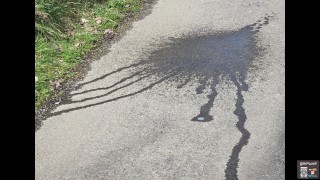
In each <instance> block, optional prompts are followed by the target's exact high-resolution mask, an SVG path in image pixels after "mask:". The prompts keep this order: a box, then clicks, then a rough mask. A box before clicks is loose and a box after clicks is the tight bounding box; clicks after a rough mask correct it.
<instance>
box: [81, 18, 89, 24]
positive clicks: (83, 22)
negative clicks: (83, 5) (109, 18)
mask: <svg viewBox="0 0 320 180" xmlns="http://www.w3.org/2000/svg"><path fill="white" fill-rule="evenodd" d="M87 22H88V20H86V19H85V18H81V19H80V24H81V25H84V24H85V23H87Z"/></svg>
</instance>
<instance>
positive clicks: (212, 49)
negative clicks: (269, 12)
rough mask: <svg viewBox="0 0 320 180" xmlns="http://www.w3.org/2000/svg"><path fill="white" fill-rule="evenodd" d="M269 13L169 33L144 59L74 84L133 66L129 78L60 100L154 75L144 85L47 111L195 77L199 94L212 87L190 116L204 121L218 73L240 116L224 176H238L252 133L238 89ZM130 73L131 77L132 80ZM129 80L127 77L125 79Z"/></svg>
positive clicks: (245, 86) (254, 55)
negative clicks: (236, 23) (228, 25)
mask: <svg viewBox="0 0 320 180" xmlns="http://www.w3.org/2000/svg"><path fill="white" fill-rule="evenodd" d="M271 17H272V16H266V17H264V18H263V19H262V20H259V21H257V22H256V23H254V24H251V25H248V26H245V27H243V28H241V29H239V30H236V31H229V32H228V31H226V32H218V33H214V34H207V35H201V36H187V37H183V38H170V40H171V42H170V43H167V44H166V45H165V46H164V48H161V49H159V50H156V51H154V52H152V53H151V55H150V56H149V58H148V59H146V60H141V61H140V62H138V63H136V64H132V65H130V66H126V67H122V68H119V69H118V70H116V71H113V72H110V73H108V74H106V75H103V76H101V77H98V78H96V79H93V80H91V81H88V82H85V83H81V84H78V86H77V87H76V88H77V89H80V88H81V87H83V86H84V85H86V84H90V83H93V82H96V81H99V80H103V79H105V78H107V77H108V76H110V75H113V74H116V73H119V72H121V71H123V70H132V72H133V73H132V74H131V75H129V76H128V77H125V78H122V79H120V80H119V81H118V82H116V83H114V84H113V85H111V86H108V87H103V88H96V89H90V90H86V91H82V92H78V93H75V94H72V95H69V96H68V97H64V99H63V104H72V103H78V102H85V101H88V100H92V99H97V98H101V97H105V96H108V95H110V94H112V93H114V92H116V91H119V90H120V89H123V88H129V86H130V85H132V84H134V83H137V82H139V81H141V80H143V79H148V78H150V77H158V79H157V80H156V81H155V82H152V83H149V84H146V85H145V87H143V88H142V89H140V90H138V91H135V92H131V93H128V94H126V95H121V96H118V97H115V98H112V99H109V100H105V101H101V102H98V103H92V104H88V105H84V106H78V107H74V108H70V109H66V110H61V111H58V112H54V113H51V114H49V117H50V116H56V115H60V114H62V113H66V112H70V111H74V110H78V109H83V108H87V107H92V106H96V105H100V104H104V103H108V102H112V101H116V100H119V99H122V98H126V97H130V96H133V95H136V94H139V93H142V92H144V91H146V90H149V89H151V88H152V87H153V86H155V85H157V84H160V83H162V82H164V81H174V82H175V83H176V84H177V88H182V87H184V86H185V85H187V84H188V83H189V82H190V81H191V80H193V79H197V80H198V81H199V84H200V85H199V86H198V87H197V88H196V89H195V92H196V93H197V94H201V93H203V92H204V90H205V89H206V87H207V86H209V87H210V91H211V92H210V94H209V95H208V96H207V98H208V101H207V102H206V103H205V104H203V105H202V106H201V107H200V109H199V114H197V115H195V116H194V117H193V118H192V119H191V121H195V122H208V121H211V120H213V117H212V116H211V115H210V111H211V109H212V108H213V106H214V100H215V98H216V97H217V94H218V93H217V90H216V85H217V84H219V78H220V77H227V78H228V79H229V80H230V81H232V82H233V83H234V85H235V86H236V88H237V100H236V104H235V106H236V110H235V111H234V114H235V115H236V116H237V117H238V122H237V124H236V126H237V128H238V130H239V131H240V132H241V134H242V136H241V138H240V141H239V143H238V144H237V145H236V146H234V148H233V150H232V154H231V156H230V159H229V161H228V162H227V168H226V170H225V177H226V179H238V177H237V168H238V162H239V154H240V152H241V149H242V148H243V146H245V145H246V144H247V143H248V140H249V138H250V132H249V131H248V130H246V129H245V128H244V124H245V122H246V119H247V117H246V114H245V109H244V108H243V103H244V98H243V95H242V92H243V91H247V90H248V88H249V86H248V84H247V83H246V82H245V79H246V73H247V71H248V68H249V66H250V64H251V62H252V61H253V60H254V59H256V58H257V57H259V55H260V54H261V53H260V52H261V51H262V50H263V49H262V48H261V47H258V46H257V40H256V36H255V34H256V33H257V32H258V31H259V29H261V28H262V27H263V26H265V25H267V24H268V23H269V20H270V18H271ZM134 78H135V80H133V79H134ZM128 81H130V82H129V83H126V82H128ZM121 84H124V85H122V86H120V87H117V88H115V89H112V90H110V91H109V92H107V93H105V94H102V95H99V96H95V97H89V98H85V99H82V100H78V101H73V100H71V97H72V96H73V95H78V94H85V93H88V92H93V91H98V90H108V89H111V88H113V87H115V86H116V85H121ZM129 92H130V91H129Z"/></svg>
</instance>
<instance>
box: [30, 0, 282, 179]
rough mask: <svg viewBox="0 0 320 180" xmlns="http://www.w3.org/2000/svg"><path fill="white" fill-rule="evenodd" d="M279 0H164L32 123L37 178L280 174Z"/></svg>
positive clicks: (263, 176) (274, 176) (255, 176)
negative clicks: (37, 123) (45, 115)
mask: <svg viewBox="0 0 320 180" xmlns="http://www.w3.org/2000/svg"><path fill="white" fill-rule="evenodd" d="M284 22H285V21H284V0H269V1H265V0H241V1H234V0H200V1H194V0H159V1H158V2H157V3H156V4H155V6H154V7H153V9H152V13H151V14H149V15H148V16H146V17H145V18H143V19H142V20H139V21H137V22H135V23H133V27H132V29H130V30H129V31H128V32H127V33H126V34H125V35H124V36H123V37H122V38H121V39H120V40H119V41H118V42H116V43H114V44H113V45H112V46H111V47H110V49H109V50H110V51H109V52H108V53H107V54H106V55H104V56H102V57H101V58H100V59H98V60H96V61H94V62H92V64H91V70H90V71H89V72H88V74H87V75H86V76H85V78H84V79H83V80H82V81H81V82H79V83H78V84H77V86H76V89H75V90H74V91H72V92H71V93H70V95H69V97H68V99H67V100H66V101H65V102H64V103H62V104H61V105H59V106H58V107H57V108H56V109H55V110H54V111H52V112H51V114H50V116H49V117H48V118H47V119H46V120H44V121H43V124H42V126H41V128H40V129H39V130H38V131H36V134H35V168H36V177H35V178H36V179H38V180H42V179H50V180H53V179H108V180H112V179H130V180H133V179H183V180H185V179H197V180H198V179H206V180H207V179H213V180H220V179H221V180H222V179H228V180H231V179H242V180H248V179H270V180H276V179H284V176H285V175H284V148H285V146H284V140H285V138H284V131H285V127H284V123H285V110H284V107H285V103H284V100H285V94H284V90H285V77H284V75H285V67H284V65H285V61H284V50H285V49H284V45H285V44H284V42H285V38H284V30H285V28H284V27H285V26H284Z"/></svg>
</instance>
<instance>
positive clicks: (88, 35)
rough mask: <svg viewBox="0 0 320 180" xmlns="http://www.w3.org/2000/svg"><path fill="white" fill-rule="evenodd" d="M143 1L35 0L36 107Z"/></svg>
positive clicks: (111, 34)
mask: <svg viewBox="0 0 320 180" xmlns="http://www.w3.org/2000/svg"><path fill="white" fill-rule="evenodd" d="M143 2H144V0H36V1H35V108H36V109H35V110H37V109H38V108H39V107H41V105H42V104H43V103H44V102H46V101H47V100H48V99H49V98H50V97H51V96H52V95H54V93H55V89H56V88H57V87H59V86H60V84H61V83H63V82H66V81H67V80H68V79H70V78H73V77H76V75H77V73H76V72H75V71H73V70H72V69H73V68H75V67H76V65H77V64H79V63H80V62H81V61H82V59H83V57H84V55H85V54H86V53H88V52H89V51H90V50H92V49H93V48H95V47H96V46H97V44H98V43H97V42H100V41H101V40H102V39H103V38H106V35H107V36H110V37H108V38H112V36H113V32H114V31H116V30H117V28H119V24H120V22H121V21H122V20H123V19H124V18H125V17H126V16H128V15H129V14H132V13H136V12H138V11H140V9H141V7H142V3H143Z"/></svg>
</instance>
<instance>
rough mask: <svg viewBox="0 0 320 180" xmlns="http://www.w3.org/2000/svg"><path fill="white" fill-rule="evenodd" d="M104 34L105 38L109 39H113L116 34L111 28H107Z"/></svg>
mask: <svg viewBox="0 0 320 180" xmlns="http://www.w3.org/2000/svg"><path fill="white" fill-rule="evenodd" d="M103 34H104V38H108V39H111V38H113V36H114V32H113V31H112V30H111V29H106V30H105V31H104V33H103Z"/></svg>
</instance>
